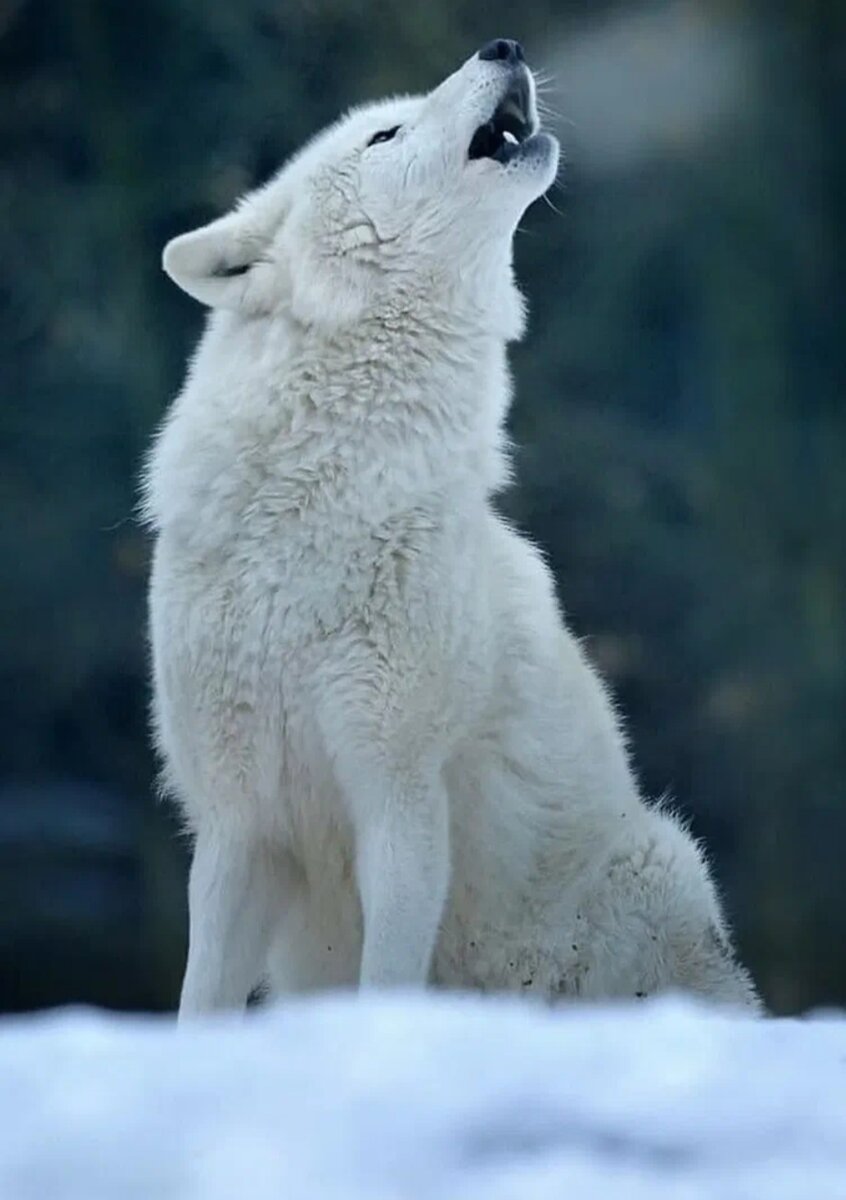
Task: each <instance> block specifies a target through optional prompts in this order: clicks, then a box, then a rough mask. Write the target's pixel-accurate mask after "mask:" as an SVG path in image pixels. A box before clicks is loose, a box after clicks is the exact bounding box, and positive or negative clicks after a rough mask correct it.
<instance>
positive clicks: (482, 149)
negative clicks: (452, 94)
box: [467, 120, 502, 158]
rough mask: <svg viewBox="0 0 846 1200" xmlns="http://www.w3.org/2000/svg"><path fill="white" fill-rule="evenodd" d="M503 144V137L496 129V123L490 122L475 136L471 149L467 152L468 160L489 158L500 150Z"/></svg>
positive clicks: (479, 129)
mask: <svg viewBox="0 0 846 1200" xmlns="http://www.w3.org/2000/svg"><path fill="white" fill-rule="evenodd" d="M501 142H502V135H501V134H500V132H499V130H498V129H497V127H496V122H495V121H493V120H490V121H488V122H487V124H485V125H480V126H479V128H478V129H477V130H476V132H475V133H474V134H473V140H472V141H471V143H470V149H469V150H468V151H467V157H468V158H489V157H490V156H491V155H492V154H494V153H495V152H496V151H497V149H498V148H499V145H500V143H501Z"/></svg>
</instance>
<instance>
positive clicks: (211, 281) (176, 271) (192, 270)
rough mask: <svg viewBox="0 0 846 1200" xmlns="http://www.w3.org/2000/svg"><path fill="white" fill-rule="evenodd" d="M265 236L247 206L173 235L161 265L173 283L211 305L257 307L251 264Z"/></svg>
mask: <svg viewBox="0 0 846 1200" xmlns="http://www.w3.org/2000/svg"><path fill="white" fill-rule="evenodd" d="M269 241H270V238H269V237H268V235H267V234H266V233H264V231H263V230H259V229H258V228H256V225H255V222H254V221H251V220H250V219H249V215H248V213H247V212H246V211H240V212H239V211H236V212H234V213H229V214H228V215H227V216H225V217H220V219H219V220H217V221H212V222H211V224H210V225H204V226H203V227H202V228H201V229H195V230H193V232H191V233H183V234H182V235H181V236H180V237H176V238H174V239H173V240H172V241H170V242H168V244H167V245H166V246H165V248H164V254H163V255H162V266H163V267H164V269H165V271H166V272H167V274H168V275H169V276H170V277H171V279H172V280H173V282H174V283H176V284H178V285H179V287H181V288H182V289H183V291H185V292H187V293H188V295H189V296H193V297H194V299H195V300H199V301H200V302H201V303H202V304H208V305H209V306H210V307H211V308H236V309H238V308H260V307H261V297H260V292H261V290H262V289H261V287H256V284H257V283H258V280H257V278H256V267H257V266H259V265H260V264H262V263H265V262H266V259H265V258H264V257H263V254H262V252H263V251H264V250H266V249H267V248H268V244H269Z"/></svg>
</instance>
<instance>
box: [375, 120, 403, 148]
mask: <svg viewBox="0 0 846 1200" xmlns="http://www.w3.org/2000/svg"><path fill="white" fill-rule="evenodd" d="M399 128H400V127H399V125H394V127H393V129H380V130H379V132H378V133H374V134H373V137H372V138H371V139H370V141H369V142H368V143H367V144H368V146H375V145H376V143H377V142H389V141H390V140H391V138H392V137H394V136H395V135H396V134H397V133H398V132H399Z"/></svg>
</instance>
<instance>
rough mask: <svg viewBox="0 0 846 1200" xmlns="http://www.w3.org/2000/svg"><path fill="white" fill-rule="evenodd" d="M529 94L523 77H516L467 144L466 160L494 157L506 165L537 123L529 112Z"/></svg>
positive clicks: (530, 106) (526, 82)
mask: <svg viewBox="0 0 846 1200" xmlns="http://www.w3.org/2000/svg"><path fill="white" fill-rule="evenodd" d="M531 109H532V103H531V91H530V89H529V80H528V77H527V76H526V75H525V74H522V73H521V74H519V75H516V76H515V77H514V78H513V79H512V80H511V83H510V84H509V86H508V91H507V92H506V93H505V95H504V96H503V98H502V100H500V102H499V104H498V105H497V106H496V108H495V109H494V111H493V115H492V116H491V118H490V120H489V121H486V122H485V124H484V125H480V126H479V128H478V129H477V130H476V132H475V133H474V134H473V138H472V140H471V142H470V148H469V149H468V151H467V157H468V158H470V159H473V158H495V159H496V161H497V162H501V163H504V162H508V160H509V159H510V158H513V157H514V155H515V154H517V153H518V151H519V149H520V146H521V144H522V143H523V142H525V141H526V139H527V138H529V137H531V135H532V134H533V133H534V132H535V130H536V128H537V120H536V118H535V116H534V114H533V113H532V111H531Z"/></svg>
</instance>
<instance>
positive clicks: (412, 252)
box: [146, 57, 757, 1015]
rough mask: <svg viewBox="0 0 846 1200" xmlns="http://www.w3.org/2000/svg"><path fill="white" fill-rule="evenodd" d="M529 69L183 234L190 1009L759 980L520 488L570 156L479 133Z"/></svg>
mask: <svg viewBox="0 0 846 1200" xmlns="http://www.w3.org/2000/svg"><path fill="white" fill-rule="evenodd" d="M510 69H511V68H508V67H507V66H506V65H505V64H502V63H500V62H486V61H481V60H479V58H478V57H474V58H472V59H471V60H470V61H468V62H467V63H466V64H465V65H464V66H463V67H462V68H461V69H460V70H459V71H457V72H456V73H455V74H454V75H452V76H451V77H450V78H449V79H447V80H446V81H445V82H444V83H443V84H441V86H440V87H439V88H437V89H436V90H435V91H434V92H432V93H431V94H430V95H428V96H425V97H419V98H418V97H411V98H403V99H398V100H391V101H388V102H386V103H383V104H380V105H374V106H372V107H369V108H366V109H362V110H359V111H356V112H353V113H351V114H349V115H348V116H347V117H346V118H344V120H342V121H341V122H340V123H339V124H338V125H337V126H335V127H333V128H332V129H330V130H329V131H327V132H326V133H324V134H323V135H322V136H321V137H320V138H319V139H317V140H316V141H315V142H313V143H312V144H310V145H309V146H308V147H307V148H306V149H305V151H304V152H302V153H301V154H300V155H299V156H298V157H297V158H296V159H295V160H294V161H292V162H291V163H290V164H289V165H287V166H286V167H285V168H284V169H283V170H282V171H281V173H280V174H279V175H278V176H277V177H276V178H274V179H273V180H272V181H271V182H270V183H269V184H268V185H267V186H265V187H263V188H261V189H260V190H259V191H257V192H255V193H254V194H252V195H250V196H248V197H247V198H246V199H245V200H244V201H243V202H242V203H241V204H240V205H239V206H238V207H237V209H236V210H235V211H234V212H233V213H231V214H230V215H228V216H225V217H223V218H222V219H220V220H219V221H216V222H214V223H213V224H211V225H209V226H207V227H206V228H203V229H199V230H197V231H196V232H194V233H189V234H186V235H185V236H184V237H180V238H177V239H176V240H175V241H173V242H171V243H170V245H169V246H168V247H167V249H166V251H165V256H164V265H165V269H166V270H167V271H168V273H169V274H170V275H171V276H172V277H173V278H174V279H175V281H176V282H177V283H178V284H180V286H182V287H183V288H184V289H185V290H186V291H188V292H189V293H191V294H192V295H194V296H196V297H197V298H198V299H200V300H202V301H203V302H205V303H206V304H209V305H211V306H212V307H213V312H212V314H211V318H210V320H209V323H208V328H207V330H206V332H205V335H204V337H203V339H202V341H201V343H200V346H199V348H198V350H197V353H196V355H195V357H194V360H193V362H192V364H191V369H190V371H189V374H188V379H187V382H186V384H185V387H184V389H183V391H182V393H181V395H180V396H179V398H178V399H177V401H176V403H175V404H174V405H173V408H172V409H171V411H170V413H169V415H168V417H167V420H166V421H165V424H164V427H163V429H162V431H161V433H160V435H159V437H158V439H157V441H156V444H155V447H154V450H153V453H152V456H151V459H150V463H149V470H148V475H147V480H146V485H147V486H146V505H147V514H148V518H149V520H150V522H151V523H152V525H153V526H154V527H155V529H156V530H157V533H158V537H157V543H156V550H155V562H154V568H153V577H152V585H151V593H150V614H151V631H152V645H153V658H154V675H155V724H156V730H157V736H158V741H159V745H160V749H161V752H162V755H163V757H164V760H165V763H166V776H167V781H168V784H169V786H170V787H171V788H172V790H173V791H174V792H175V794H176V795H177V796H178V798H179V800H180V802H181V804H182V807H183V810H184V814H185V817H186V820H187V823H188V825H189V827H190V829H191V831H192V833H193V834H194V837H195V851H194V861H193V866H192V870H191V879H190V950H189V957H188V966H187V971H186V976H185V982H184V987H183V994H182V1002H181V1012H182V1014H183V1015H185V1014H191V1013H196V1012H200V1011H206V1010H210V1009H214V1008H218V1007H222V1006H240V1005H243V1004H244V1002H245V1000H246V997H247V995H248V993H249V992H250V990H251V989H252V988H253V987H254V986H255V985H256V984H257V983H259V981H261V980H262V979H264V980H266V981H267V982H268V983H269V986H270V988H271V990H272V992H274V993H287V992H293V991H298V990H305V989H313V988H323V987H329V986H335V985H355V984H359V983H360V985H361V986H362V987H374V986H385V985H422V984H424V983H426V982H427V981H430V982H434V983H437V984H440V985H443V986H447V987H470V988H481V989H500V990H507V991H517V992H524V993H529V994H537V995H540V996H543V997H567V996H635V995H643V994H648V993H652V992H656V991H659V990H661V989H667V988H684V989H690V990H691V991H694V992H698V993H701V994H703V995H706V996H711V997H713V998H715V999H718V1000H724V1001H731V1002H736V1003H739V1004H742V1005H747V1006H749V1007H755V1006H756V1005H757V1000H756V998H755V994H754V991H753V988H752V986H751V984H750V982H749V979H748V977H747V975H746V973H745V971H744V970H743V969H742V967H740V966H739V965H737V964H736V963H735V961H734V959H733V956H732V953H731V950H730V946H729V942H728V937H727V934H726V931H725V927H724V923H723V919H722V916H721V913H720V908H719V904H718V901H717V898H716V895H715V892H714V888H713V886H712V883H711V882H710V880H709V877H708V873H707V870H706V867H705V864H704V862H703V859H702V856H701V854H700V853H699V851H698V849H697V848H696V846H695V845H694V844H693V842H692V841H691V839H690V838H689V837H688V836H687V834H686V833H685V832H684V831H683V830H682V829H681V828H680V826H679V825H678V823H677V822H676V821H675V820H674V819H673V818H672V817H671V816H670V815H668V814H667V813H666V812H663V811H660V810H659V809H657V808H653V807H648V806H646V805H645V804H644V803H643V802H642V801H641V799H640V798H639V796H638V792H637V788H636V785H635V783H634V781H633V779H632V774H631V771H630V768H629V764H628V762H627V758H626V752H625V748H624V743H623V739H622V737H621V733H620V730H619V727H618V723H617V721H616V719H615V716H614V713H613V711H612V708H611V706H610V704H609V701H608V698H607V696H606V693H605V690H604V688H603V686H602V684H601V682H600V680H599V679H598V677H597V675H596V673H595V672H594V671H593V670H592V669H591V667H590V666H589V665H588V663H587V662H586V661H585V658H584V656H583V654H582V652H581V650H580V649H579V646H578V645H577V643H576V641H575V640H574V639H573V637H572V636H571V634H570V633H569V632H568V631H567V629H566V628H565V626H564V623H563V621H562V618H561V614H560V612H559V610H558V606H557V604H556V600H555V596H554V593H553V585H552V581H551V578H550V574H549V571H548V570H547V568H546V566H545V565H544V562H543V560H542V558H541V556H540V554H539V553H538V552H537V551H536V550H535V548H534V547H533V546H532V545H530V544H529V543H528V542H527V541H526V540H525V539H524V538H522V537H521V536H519V535H518V534H517V533H515V532H514V531H513V530H512V529H510V528H509V527H508V525H507V524H506V523H505V522H504V521H503V520H502V519H501V518H500V517H499V516H498V515H497V514H496V513H495V511H494V510H493V508H492V506H491V496H492V494H493V493H495V492H496V490H497V489H498V488H500V487H501V485H502V484H503V482H504V481H505V480H506V477H507V462H506V455H505V448H504V438H503V433H502V422H503V418H504V415H505V411H506V408H507V405H508V402H509V382H508V373H507V368H506V361H505V345H506V342H507V341H508V340H510V339H513V338H515V337H517V336H519V334H520V332H521V328H522V320H523V317H522V303H521V300H520V297H519V294H518V292H517V290H516V288H515V286H514V283H513V280H512V272H511V239H512V235H513V232H514V230H515V227H516V224H517V221H518V220H519V218H520V216H521V214H522V213H523V211H524V209H525V208H526V207H527V206H528V204H530V203H531V202H532V200H534V199H535V198H536V197H537V196H539V195H540V194H541V193H542V192H543V191H544V190H545V189H546V188H547V187H548V186H549V184H550V182H551V181H552V179H553V177H554V174H555V171H556V167H557V158H558V148H557V144H556V143H555V142H554V140H553V139H552V138H550V137H548V136H546V135H539V137H538V138H537V139H535V141H533V142H532V143H531V144H527V146H526V148H525V149H524V151H522V152H521V153H520V154H519V155H518V156H517V157H516V158H515V159H514V160H513V161H512V162H510V163H509V164H508V165H507V166H503V165H502V164H501V163H499V162H496V161H493V160H490V159H483V160H474V161H468V159H467V147H468V145H469V142H470V139H471V137H472V134H473V131H474V129H475V128H476V126H477V125H479V124H480V123H481V122H483V121H485V120H487V119H488V117H489V116H490V114H491V112H492V110H493V108H494V107H495V105H496V103H497V102H498V100H499V99H500V98H501V96H502V94H503V91H504V88H505V85H506V83H507V82H508V75H509V70H510ZM394 125H401V126H402V128H401V130H400V132H399V133H398V134H397V135H396V137H394V138H393V139H392V140H390V141H385V142H381V143H377V144H375V145H373V146H370V147H368V146H367V142H368V141H369V139H370V137H371V135H372V134H373V133H374V132H376V131H377V130H379V129H384V128H390V127H392V126H394Z"/></svg>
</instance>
